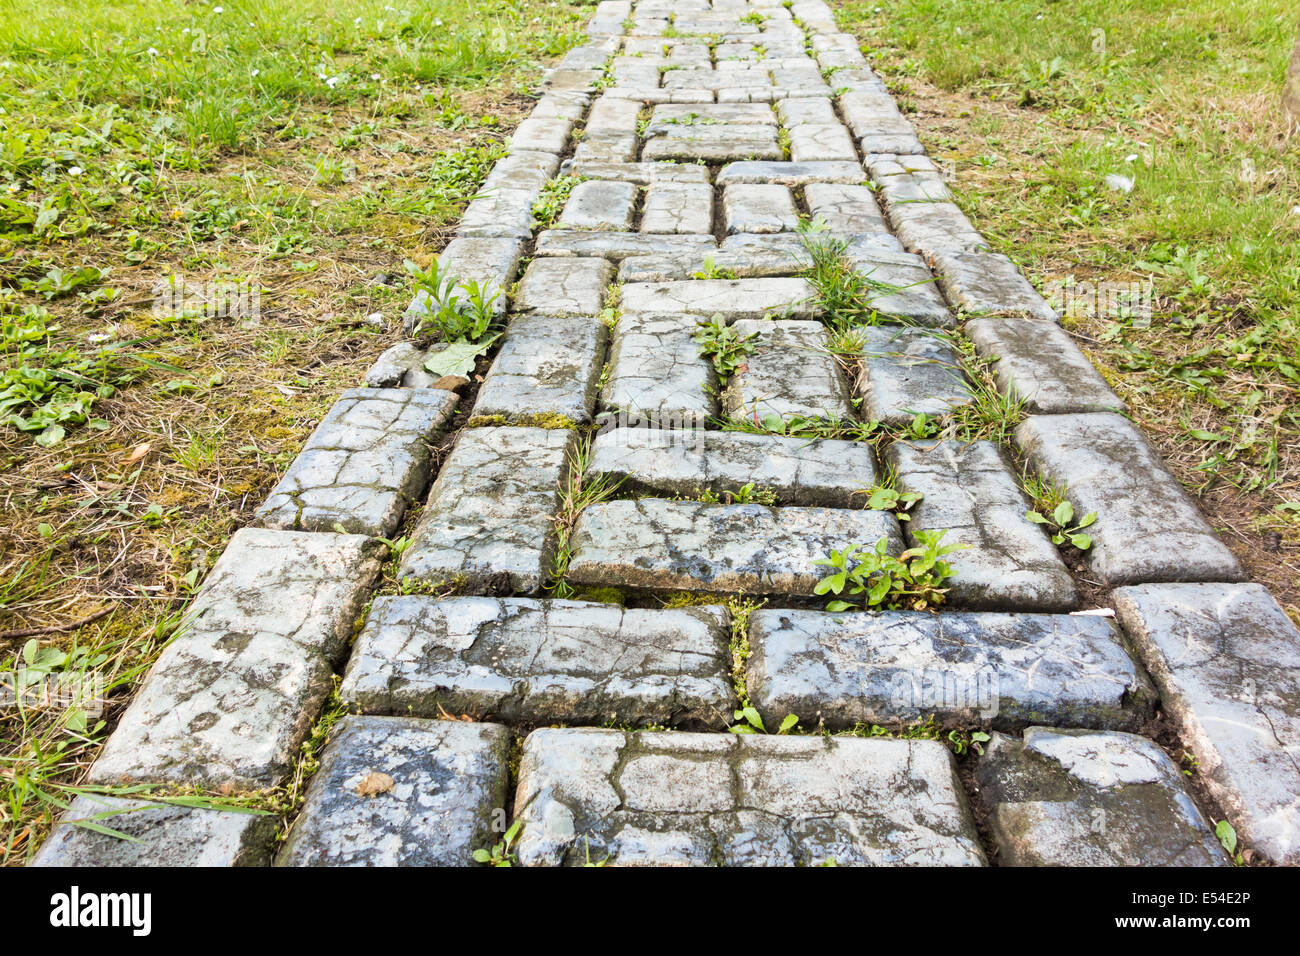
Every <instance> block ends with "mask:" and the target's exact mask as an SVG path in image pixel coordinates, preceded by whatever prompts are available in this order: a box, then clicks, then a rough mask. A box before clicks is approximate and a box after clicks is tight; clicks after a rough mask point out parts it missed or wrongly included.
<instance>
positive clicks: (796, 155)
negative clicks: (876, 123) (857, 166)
mask: <svg viewBox="0 0 1300 956" xmlns="http://www.w3.org/2000/svg"><path fill="white" fill-rule="evenodd" d="M790 159H791V160H793V161H794V162H796V163H817V162H834V161H837V160H847V161H849V162H857V159H858V151H857V149H856V148H855V147H854V146H853V139H852V138H851V137H850V136H849V131H848V130H846V129H845V128H844V127H843V126H842V125H841V124H839V123H819V124H811V123H805V124H800V125H799V126H791V127H790Z"/></svg>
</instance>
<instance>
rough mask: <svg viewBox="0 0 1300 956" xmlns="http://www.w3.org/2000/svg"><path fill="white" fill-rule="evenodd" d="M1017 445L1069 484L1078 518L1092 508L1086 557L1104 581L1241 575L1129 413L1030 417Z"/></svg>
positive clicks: (1045, 470) (1227, 578)
mask: <svg viewBox="0 0 1300 956" xmlns="http://www.w3.org/2000/svg"><path fill="white" fill-rule="evenodd" d="M1016 444H1017V445H1019V446H1020V449H1021V451H1023V452H1024V454H1025V455H1026V457H1028V459H1029V462H1030V464H1031V465H1032V466H1033V468H1034V469H1035V470H1036V471H1037V472H1038V473H1039V474H1040V475H1042V476H1043V477H1045V478H1048V479H1050V480H1051V481H1054V482H1056V483H1057V484H1060V485H1065V486H1066V487H1067V492H1066V495H1067V497H1068V498H1069V500H1070V503H1071V504H1072V505H1073V506H1074V513H1075V515H1076V517H1080V518H1081V517H1083V516H1084V515H1085V514H1088V513H1089V512H1092V511H1095V512H1097V522H1096V524H1094V525H1093V526H1092V527H1090V528H1089V529H1088V533H1089V534H1091V535H1092V547H1091V548H1090V549H1089V550H1088V551H1086V552H1085V555H1086V559H1087V562H1088V567H1089V569H1090V570H1091V571H1092V572H1093V574H1096V575H1100V576H1101V578H1102V580H1103V581H1105V582H1106V583H1108V584H1111V585H1116V584H1137V583H1145V582H1150V581H1198V580H1200V581H1215V580H1218V581H1237V580H1240V579H1241V578H1242V576H1243V572H1242V570H1241V566H1240V565H1239V564H1238V563H1237V559H1236V558H1235V557H1234V556H1233V554H1232V552H1231V551H1229V550H1228V548H1227V547H1226V546H1225V545H1224V544H1223V542H1222V541H1220V540H1219V538H1218V536H1217V535H1216V534H1215V533H1214V529H1213V528H1211V527H1210V525H1209V523H1208V522H1206V520H1205V518H1204V517H1202V515H1201V512H1200V510H1199V509H1198V508H1197V507H1196V505H1195V504H1194V503H1193V502H1192V500H1191V498H1190V497H1188V495H1187V492H1186V491H1184V490H1183V488H1182V486H1181V485H1180V484H1179V483H1178V481H1177V480H1176V479H1175V478H1174V476H1173V475H1171V474H1169V472H1167V471H1165V468H1164V465H1163V464H1162V463H1161V461H1160V456H1159V455H1158V454H1157V453H1156V451H1155V449H1153V448H1152V447H1151V446H1150V445H1149V444H1148V443H1147V440H1146V438H1145V437H1143V435H1142V433H1141V432H1140V431H1138V429H1136V428H1135V427H1133V425H1132V423H1131V422H1129V421H1128V420H1127V419H1125V418H1122V417H1121V416H1119V415H1114V414H1110V413H1107V412H1091V413H1084V414H1077V415H1034V416H1031V417H1030V418H1029V419H1028V420H1026V421H1025V422H1024V423H1023V424H1022V425H1021V426H1020V427H1019V428H1017V429H1016Z"/></svg>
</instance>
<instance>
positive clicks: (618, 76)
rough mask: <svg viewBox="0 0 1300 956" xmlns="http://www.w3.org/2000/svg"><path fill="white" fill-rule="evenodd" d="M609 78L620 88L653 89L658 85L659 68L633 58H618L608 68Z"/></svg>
mask: <svg viewBox="0 0 1300 956" xmlns="http://www.w3.org/2000/svg"><path fill="white" fill-rule="evenodd" d="M609 76H611V77H612V78H613V80H614V83H615V84H616V85H617V86H620V87H640V86H648V87H655V86H658V85H659V67H657V66H655V65H654V64H653V63H643V62H640V61H639V60H637V59H636V58H634V57H624V56H621V57H618V58H617V59H616V60H614V62H613V63H611V64H610V66H609Z"/></svg>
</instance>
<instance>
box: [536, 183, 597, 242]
mask: <svg viewBox="0 0 1300 956" xmlns="http://www.w3.org/2000/svg"><path fill="white" fill-rule="evenodd" d="M583 178H584V177H582V176H557V177H556V178H555V179H552V180H550V181H549V182H548V183H547V184H546V185H545V186H543V187H542V194H541V195H540V196H538V197H537V201H536V202H535V203H533V218H534V219H535V220H537V227H536V228H537V229H539V230H541V229H550V228H551V227H552V226H554V225H555V220H556V219H558V218H560V213H561V212H562V211H563V210H564V204H565V203H567V202H568V201H569V195H570V194H571V193H572V192H573V190H574V187H575V186H577V185H578V183H580V182H582V181H583Z"/></svg>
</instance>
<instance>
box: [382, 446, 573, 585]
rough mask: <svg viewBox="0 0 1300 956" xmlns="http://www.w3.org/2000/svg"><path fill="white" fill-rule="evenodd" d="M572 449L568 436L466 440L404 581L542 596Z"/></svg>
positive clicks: (414, 539) (455, 453)
mask: <svg viewBox="0 0 1300 956" xmlns="http://www.w3.org/2000/svg"><path fill="white" fill-rule="evenodd" d="M573 443H574V432H572V431H570V430H569V429H567V428H556V429H545V428H510V427H501V428H470V429H467V430H465V431H464V432H462V433H461V436H460V438H459V439H458V440H457V441H456V446H455V448H453V449H452V452H451V456H450V457H449V458H448V459H447V463H446V464H445V465H443V467H442V472H441V473H440V474H439V475H438V480H437V481H435V482H434V483H433V488H432V490H431V491H430V492H429V503H428V505H427V506H426V508H425V509H424V514H423V515H422V516H421V518H420V523H419V525H418V526H417V527H416V529H415V531H414V533H413V534H412V536H411V543H410V546H409V547H408V548H407V549H406V551H405V552H403V554H402V565H401V573H402V576H403V577H404V578H415V579H418V580H422V581H429V582H434V583H438V582H446V581H456V580H459V581H461V582H462V583H463V585H464V586H465V587H467V588H472V589H480V590H481V589H485V588H491V589H494V590H496V591H498V592H500V591H501V590H502V589H506V590H513V591H515V592H519V593H529V592H532V591H535V590H536V589H537V588H539V587H540V586H541V584H542V581H543V578H544V577H545V575H546V574H547V573H548V572H549V570H550V562H551V557H552V553H553V550H554V546H555V544H554V540H553V538H554V534H553V531H554V529H553V524H552V520H551V518H552V515H554V514H555V509H556V508H557V507H558V506H559V503H560V493H559V484H560V481H561V479H562V478H563V476H564V472H565V468H566V463H567V460H568V457H569V453H570V450H571V448H572V446H573Z"/></svg>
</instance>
